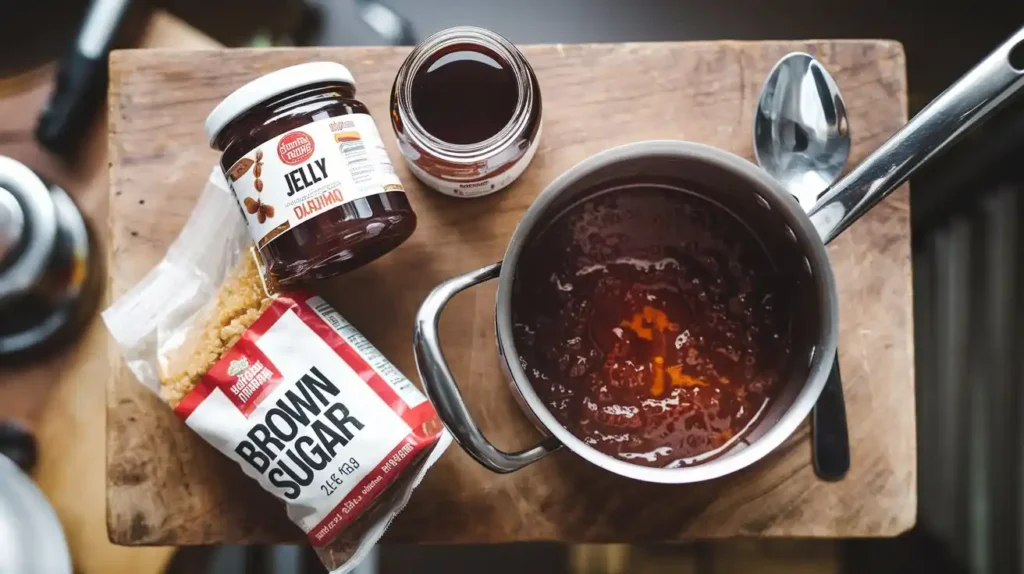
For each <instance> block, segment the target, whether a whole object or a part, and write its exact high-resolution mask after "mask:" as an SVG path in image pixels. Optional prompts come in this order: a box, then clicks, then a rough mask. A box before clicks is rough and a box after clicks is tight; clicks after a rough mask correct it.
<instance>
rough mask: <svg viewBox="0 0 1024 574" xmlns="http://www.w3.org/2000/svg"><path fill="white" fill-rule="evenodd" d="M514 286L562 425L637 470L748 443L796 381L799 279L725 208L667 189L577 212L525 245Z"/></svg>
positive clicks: (527, 364) (641, 191)
mask: <svg viewBox="0 0 1024 574" xmlns="http://www.w3.org/2000/svg"><path fill="white" fill-rule="evenodd" d="M518 270H519V271H518V275H517V276H516V279H515V282H514V286H513V296H512V308H513V332H514V339H515V345H516V350H517V351H518V352H519V354H520V361H521V364H522V366H523V369H524V370H525V371H526V373H527V375H528V376H529V378H530V381H531V383H532V384H533V386H534V389H535V390H536V391H537V393H538V395H539V396H540V398H541V400H542V401H543V402H544V404H545V405H546V406H547V408H548V409H549V410H550V411H551V413H552V414H553V415H554V416H555V418H556V419H557V420H558V421H559V422H560V423H561V424H562V425H563V426H565V427H566V429H568V430H569V431H570V432H572V433H573V434H574V435H576V436H577V437H578V438H580V439H581V440H583V441H584V442H585V443H587V444H589V445H590V446H592V447H594V448H596V449H597V450H599V451H601V452H604V453H606V454H609V455H611V456H614V457H617V458H620V459H622V460H625V461H627V462H630V463H633V464H641V465H646V466H656V467H676V466H681V465H686V464H694V463H697V462H700V461H703V460H707V459H710V458H712V457H714V456H717V455H718V454H721V453H722V452H725V451H726V450H728V448H730V447H731V446H733V445H735V444H737V443H738V442H739V441H740V440H741V439H742V436H743V435H744V434H745V433H746V432H749V430H750V429H752V428H753V427H754V426H755V424H754V423H756V422H757V421H758V420H759V417H760V416H761V415H762V413H763V412H764V411H765V408H766V407H767V405H768V404H769V403H770V402H771V401H772V400H773V399H774V398H775V397H776V396H777V394H778V392H779V391H780V389H781V386H782V384H783V381H784V380H785V377H786V375H787V374H788V371H789V363H790V354H791V353H790V347H791V341H790V332H789V317H790V310H791V309H790V306H791V303H790V301H789V299H788V298H787V293H786V285H787V282H786V281H785V280H784V278H783V277H781V276H780V274H779V273H778V272H777V271H776V269H775V267H774V266H773V263H772V260H771V258H770V257H769V255H768V253H767V252H766V251H765V249H764V247H763V246H762V245H761V243H760V242H759V241H758V240H757V238H756V237H754V235H753V233H752V232H751V231H750V230H749V229H748V228H747V227H745V226H744V225H743V224H742V223H741V222H740V221H739V220H738V219H737V218H736V217H734V216H733V215H732V214H731V213H729V212H728V211H727V210H725V209H724V208H722V207H720V206H718V205H717V204H714V203H712V202H710V201H708V200H706V199H703V198H701V197H699V196H696V195H693V194H689V193H685V192H681V191H680V190H675V189H667V188H660V187H654V186H650V187H642V188H628V189H619V190H616V191H612V192H609V193H605V194H602V195H599V196H597V197H593V198H591V199H588V200H586V201H584V202H582V203H580V204H577V205H575V206H573V207H571V208H570V209H568V210H567V211H566V212H564V213H563V214H561V215H560V216H559V217H558V218H557V219H556V220H555V221H554V222H553V223H551V224H550V225H549V226H548V228H547V229H546V230H545V231H544V232H543V233H541V234H540V235H539V236H537V237H536V239H535V240H534V241H533V242H532V243H531V244H530V245H529V246H527V249H526V250H525V251H524V257H523V258H522V259H521V260H520V262H519V264H518Z"/></svg>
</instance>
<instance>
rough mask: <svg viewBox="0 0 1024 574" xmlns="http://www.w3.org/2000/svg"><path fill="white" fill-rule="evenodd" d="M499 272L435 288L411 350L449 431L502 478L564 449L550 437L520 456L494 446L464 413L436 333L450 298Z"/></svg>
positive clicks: (497, 267)
mask: <svg viewBox="0 0 1024 574" xmlns="http://www.w3.org/2000/svg"><path fill="white" fill-rule="evenodd" d="M500 272H501V262H500V261H499V262H498V263H495V264H493V265H488V266H487V267H484V268H482V269H477V270H476V271H471V272H469V273H466V274H464V275H459V276H458V277H454V278H452V279H449V280H448V281H445V282H444V283H442V284H440V285H438V286H437V287H436V288H434V290H433V291H431V292H430V295H427V298H426V300H424V301H423V305H421V306H420V310H419V312H418V313H417V314H416V331H415V334H414V337H413V349H414V350H415V352H416V369H417V370H418V371H419V373H420V379H421V380H422V381H423V387H424V388H425V389H426V391H427V396H428V397H430V402H431V403H433V405H434V408H436V409H437V412H438V414H440V415H441V420H442V421H443V422H444V425H445V426H446V427H447V428H448V431H449V432H451V433H452V436H453V437H455V440H456V441H457V442H458V443H459V445H460V446H462V448H463V449H464V450H465V451H466V452H468V453H469V454H470V456H472V457H473V458H475V459H476V460H477V462H479V463H480V464H482V465H484V466H486V467H487V468H489V469H491V470H493V471H494V472H502V473H504V472H513V471H516V470H519V469H520V468H523V467H524V466H526V465H528V464H530V463H532V462H536V461H538V460H540V459H541V458H543V457H545V456H547V455H548V454H550V453H551V452H554V451H555V450H557V449H558V448H560V447H561V446H562V443H560V442H559V441H558V439H556V438H554V437H550V438H548V439H546V440H544V442H542V443H540V444H538V445H537V446H534V447H532V448H528V449H526V450H521V451H519V452H505V451H502V450H499V449H498V448H497V447H495V446H494V445H493V444H491V443H490V442H489V441H488V440H487V438H486V437H484V435H483V433H482V432H480V427H478V426H477V424H476V422H475V421H474V420H473V416H472V415H471V414H469V409H468V408H466V402H465V401H464V400H463V399H462V393H460V392H459V387H458V385H457V384H456V383H455V378H454V377H452V372H451V370H450V369H449V368H448V362H447V361H445V358H444V353H443V352H442V351H441V342H440V339H439V337H438V329H437V326H438V322H439V320H440V318H441V312H442V311H444V307H445V305H447V304H448V301H450V300H451V298H452V297H454V296H455V295H456V294H457V293H459V292H460V291H462V290H464V289H468V288H469V287H473V286H474V285H479V284H480V283H483V282H485V281H489V280H491V279H494V278H496V277H497V276H498V274H499V273H500Z"/></svg>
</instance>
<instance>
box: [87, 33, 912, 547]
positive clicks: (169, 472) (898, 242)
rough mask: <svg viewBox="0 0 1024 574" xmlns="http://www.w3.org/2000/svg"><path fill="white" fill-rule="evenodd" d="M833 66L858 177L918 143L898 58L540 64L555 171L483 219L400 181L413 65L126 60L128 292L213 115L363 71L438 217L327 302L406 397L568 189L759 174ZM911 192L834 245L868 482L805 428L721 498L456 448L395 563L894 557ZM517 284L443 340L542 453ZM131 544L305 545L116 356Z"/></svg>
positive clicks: (565, 463)
mask: <svg viewBox="0 0 1024 574" xmlns="http://www.w3.org/2000/svg"><path fill="white" fill-rule="evenodd" d="M792 50H805V51H808V52H811V53H813V54H815V55H816V56H817V57H818V58H819V59H821V60H822V61H823V62H824V63H825V65H826V66H827V67H828V68H829V70H830V71H831V72H832V73H833V74H834V76H835V78H836V81H837V82H838V84H839V87H840V88H841V89H842V90H843V93H844V95H845V96H846V98H847V106H848V111H849V114H850V125H851V127H852V132H853V141H854V146H853V152H852V157H851V164H852V163H856V162H858V161H859V160H860V159H862V158H863V157H864V156H865V155H866V154H867V153H868V152H869V151H870V150H872V149H874V148H875V147H876V146H878V145H879V144H881V143H882V142H883V141H884V140H885V139H886V138H887V137H888V136H889V135H891V134H892V133H893V132H894V131H895V130H896V129H898V128H899V126H901V125H902V124H903V123H904V122H905V121H906V80H905V72H904V57H903V51H902V48H901V46H900V45H899V44H897V43H894V42H884V41H824V42H763V43H737V42H713V43H661V44H595V45H549V46H527V47H525V48H524V52H525V54H526V56H527V57H528V58H529V60H530V61H531V62H532V63H533V65H534V67H535V68H536V71H537V75H538V78H539V80H540V85H541V89H542V92H543V96H544V113H545V118H544V122H545V127H544V135H543V139H542V141H541V145H540V149H539V151H538V153H537V157H536V159H534V162H533V164H532V165H531V166H530V168H529V169H528V170H527V172H526V174H525V176H524V177H523V178H521V179H520V180H519V181H518V182H517V183H516V184H515V185H514V186H513V187H511V188H510V189H508V190H506V191H503V192H501V193H498V194H495V195H493V196H489V197H487V198H483V199H474V200H459V199H454V198H449V197H445V196H442V195H440V194H438V193H435V192H431V191H426V190H424V188H423V187H422V186H420V185H418V183H417V182H416V180H415V179H414V178H413V177H412V176H411V175H410V174H409V173H408V171H407V170H406V169H405V167H404V165H401V162H400V156H399V154H398V152H397V150H396V149H395V147H394V139H393V137H392V136H391V133H390V128H389V127H388V125H387V113H388V112H387V110H388V108H387V98H388V94H389V90H390V87H391V82H392V80H393V77H394V74H395V72H396V70H397V69H398V66H399V64H400V63H401V61H402V59H403V58H404V56H405V54H406V53H407V49H402V48H329V49H301V50H278V51H257V50H233V51H220V52H180V51H129V52H118V53H115V54H114V56H113V57H112V60H111V72H112V74H111V92H110V102H109V103H110V109H109V112H110V160H111V205H110V209H111V214H110V224H111V243H110V247H111V261H110V270H111V277H110V280H111V285H110V286H111V289H112V293H114V294H115V295H117V294H120V293H123V292H124V291H125V290H126V289H128V288H129V287H131V286H132V285H133V284H135V283H136V282H137V281H138V280H139V279H140V278H141V277H142V276H143V275H144V274H145V273H146V272H147V271H148V270H149V269H150V268H151V267H152V266H153V265H154V264H155V263H156V262H157V261H158V260H159V259H160V258H161V257H162V256H163V254H164V251H165V249H166V248H167V245H168V244H169V243H170V242H171V240H172V239H173V238H174V237H175V235H176V234H177V233H178V230H179V229H180V227H181V225H182V223H183V222H184V220H185V218H186V216H187V215H188V213H189V211H190V210H191V209H192V206H193V202H194V199H195V197H196V196H197V194H198V193H199V191H200V190H201V188H202V185H203V182H204V180H205V179H206V177H207V174H208V172H209V169H210V166H212V165H213V164H214V162H215V161H216V159H217V154H216V152H213V151H211V150H210V149H209V148H208V146H207V144H206V140H205V137H204V135H203V129H202V122H203V119H204V118H205V116H206V114H207V113H208V112H209V110H210V109H212V108H213V106H214V105H215V104H216V103H217V102H218V101H219V100H220V99H221V98H223V97H224V96H225V95H227V94H228V93H229V92H230V91H231V90H233V89H235V88H236V87H238V86H240V85H241V84H242V83H244V82H245V81H247V80H249V79H252V78H254V77H256V76H258V75H260V74H263V73H266V72H269V71H271V70H274V69H277V68H280V67H283V66H286V65H291V64H296V63H300V62H307V61H311V60H318V59H327V60H336V61H339V62H343V63H345V64H346V65H347V66H349V67H350V68H351V69H352V71H353V72H354V74H355V77H356V79H357V81H358V91H359V98H360V99H362V100H363V101H364V102H365V103H366V104H367V105H368V106H369V108H370V110H371V112H372V113H373V114H374V116H375V118H376V119H377V123H378V126H379V127H380V129H381V132H382V133H383V134H384V136H385V137H384V139H385V141H386V142H387V143H388V146H389V148H390V151H391V155H392V158H393V159H394V160H395V161H396V167H398V169H399V172H400V175H401V177H402V180H403V182H405V184H406V186H407V188H408V189H409V195H410V198H411V200H412V202H413V203H414V205H415V208H416V211H417V214H418V215H419V218H420V222H419V229H418V230H417V232H416V234H415V235H414V236H413V238H412V239H411V240H410V241H408V242H407V243H406V244H404V245H403V246H402V247H401V248H399V249H398V250H396V251H395V252H393V253H392V254H390V255H388V256H387V257H385V258H383V259H381V260H379V261H377V262H375V263H373V264H371V265H369V266H367V267H364V268H362V269H360V270H358V271H356V272H354V273H351V274H349V275H347V276H344V277H341V278H338V279H336V280H333V281H330V282H328V283H325V284H323V285H320V286H319V290H320V291H321V292H322V293H323V294H324V295H325V296H326V297H327V298H328V299H329V300H331V301H332V302H333V303H334V304H335V306H336V307H337V308H338V309H339V310H340V311H341V313H342V314H344V315H346V316H347V317H348V318H349V320H351V321H352V322H353V323H354V324H355V325H356V326H357V327H359V328H360V330H362V331H363V333H364V334H365V335H366V336H367V337H368V338H369V339H370V340H371V341H373V342H374V343H375V344H376V345H377V346H378V347H379V348H381V350H382V351H383V352H384V353H385V354H386V355H387V356H388V357H390V358H391V360H392V361H394V362H395V363H396V364H397V365H398V367H399V368H401V369H402V370H403V371H404V372H405V373H406V374H408V375H410V376H413V375H415V367H414V361H413V355H412V350H411V340H412V325H413V316H414V314H415V311H416V309H417V308H418V306H419V304H420V302H421V301H422V300H423V297H424V296H425V295H426V294H427V292H428V291H429V290H430V289H431V288H432V287H433V286H435V285H436V284H437V283H439V282H440V281H442V280H443V279H445V278H448V277H451V276H453V275H456V274H458V273H462V272H464V271H467V270H470V269H475V268H477V267H480V266H482V265H484V264H487V263H490V262H493V261H496V260H498V259H500V258H501V256H502V253H503V251H504V248H505V245H506V241H507V240H508V238H509V236H510V235H511V233H512V230H513V228H514V226H515V224H516V222H517V221H518V220H519V218H520V216H521V214H522V213H523V211H524V210H525V209H526V208H527V206H528V205H529V204H530V202H531V201H532V200H533V198H534V197H535V196H536V195H537V194H538V193H539V192H540V191H541V189H542V188H543V187H544V186H545V185H546V184H547V183H549V182H550V181H551V180H552V179H553V178H554V177H555V176H556V175H558V174H559V173H561V172H562V171H564V170H565V169H566V168H568V167H569V166H571V165H573V164H574V163H576V162H578V161H579V160H581V159H583V158H585V157H587V156H589V155H591V154H593V153H595V152H597V151H600V150H603V149H605V148H608V147H610V146H612V145H616V144H620V143H625V142H629V141H635V140H643V139H655V138H677V139H688V140H694V141H699V142H703V143H707V144H710V145H713V146H717V147H720V148H723V149H726V150H730V151H733V152H735V153H738V154H740V155H743V156H745V157H748V158H752V149H751V140H752V136H751V123H752V116H753V111H754V105H755V101H756V98H757V94H758V91H759V89H760V87H761V83H762V81H763V79H764V78H765V76H766V74H767V73H768V71H769V69H770V68H771V66H772V65H773V64H774V62H775V61H776V60H777V59H778V58H779V57H781V56H782V55H783V54H785V53H786V52H789V51H792ZM909 214H910V213H909V200H908V190H907V189H906V188H903V189H901V190H899V191H897V192H896V193H895V194H894V195H893V196H891V197H890V198H889V199H887V200H886V201H885V202H883V203H882V204H881V205H879V206H878V207H877V208H876V209H875V210H873V211H872V212H871V213H870V214H869V215H868V216H866V217H865V218H864V219H863V220H862V221H860V222H858V223H857V224H856V225H854V226H853V227H852V228H851V229H850V230H849V231H848V232H847V233H846V234H844V235H843V236H842V237H841V238H840V239H838V240H837V241H835V242H834V243H833V244H832V245H831V246H830V253H831V257H832V260H833V264H834V265H835V270H836V276H837V280H838V282H839V285H840V307H841V309H840V312H841V316H842V327H841V342H840V348H841V349H842V356H841V361H842V370H843V375H844V381H843V382H844V387H845V391H846V396H847V400H848V406H847V409H848V414H849V419H850V439H851V442H852V455H853V464H852V468H851V470H850V473H849V475H848V477H847V478H846V479H845V480H844V481H842V482H839V483H835V484H830V483H824V482H820V481H818V480H817V479H816V478H815V477H814V474H813V472H812V470H811V466H810V449H809V447H808V433H807V429H806V427H804V428H803V429H801V430H800V431H799V432H798V433H797V434H796V435H795V436H794V437H792V439H791V440H789V441H788V442H787V443H786V444H784V445H783V446H782V447H781V448H779V449H778V450H777V452H775V453H773V454H772V455H771V456H769V457H768V458H767V459H765V460H763V461H761V462H760V463H758V464H756V465H755V466H754V467H753V468H749V469H746V470H744V471H742V472H739V473H736V474H734V475H731V476H729V477H726V478H723V479H719V480H715V481H713V482H708V483H702V484H694V485H686V486H660V485H649V484H641V483H637V482H631V481H629V480H626V479H623V478H620V477H617V476H614V475H612V474H609V473H606V472H603V471H601V470H599V469H597V468H595V467H592V466H590V465H589V464H587V463H585V462H583V461H582V460H581V459H579V458H577V457H575V456H573V455H572V454H571V453H568V452H563V453H559V454H556V455H554V456H551V457H548V458H547V459H545V460H543V461H541V462H539V463H537V464H535V465H532V466H530V467H529V468H527V469H525V470H522V471H520V472H517V473H514V474H511V475H496V474H492V473H490V472H489V471H487V470H485V469H484V468H482V467H480V466H479V465H478V464H476V463H475V462H473V461H472V460H471V459H470V458H469V457H468V456H467V455H466V454H465V453H463V452H462V451H461V449H459V448H458V447H457V446H453V447H452V448H451V449H450V450H449V452H448V453H447V454H446V455H445V456H444V457H443V459H442V460H441V461H440V462H439V463H438V465H437V466H436V467H435V469H434V470H433V471H432V472H431V473H430V474H429V475H428V477H427V479H426V481H425V482H424V483H423V485H422V486H421V487H420V489H419V490H418V491H417V493H416V494H415V496H414V497H413V500H412V502H411V503H410V505H409V507H408V508H407V509H406V510H405V512H404V513H403V514H402V515H401V516H400V517H399V519H398V520H397V521H396V522H395V523H394V525H393V526H392V527H391V529H390V530H389V531H388V534H387V537H386V539H385V540H388V541H393V542H428V543H487V542H507V541H519V540H561V541H567V542H612V541H615V542H653V541H666V540H682V539H691V538H707V537H726V536H735V535H746V536H829V537H832V536H835V537H847V536H893V535H896V534H898V533H900V532H903V531H905V530H907V529H908V528H910V527H911V526H912V525H913V524H914V521H915V513H916V478H915V469H916V462H915V459H916V457H915V449H916V439H915V422H914V376H913V346H912V345H913V343H912V324H911V307H912V305H911V281H910V259H909V255H910V226H909ZM493 306H494V285H493V284H491V285H486V286H483V287H480V288H476V289H474V290H471V291H469V292H467V293H464V294H462V295H460V296H459V297H457V298H456V300H455V301H453V303H452V305H451V306H450V307H449V310H448V311H447V312H446V315H445V317H444V319H443V320H442V340H443V343H444V346H445V349H446V351H447V353H448V357H449V359H450V360H451V362H452V365H453V370H454V371H455V374H456V376H457V378H458V379H459V380H460V381H461V383H462V389H463V392H464V394H465V395H466V397H467V400H468V403H469V405H470V408H471V410H472V411H473V413H474V415H475V416H476V417H477V420H479V421H482V426H483V430H484V431H485V433H486V434H487V435H488V436H489V437H490V438H491V439H492V440H493V441H494V442H495V443H496V444H497V445H499V446H500V447H503V448H506V449H511V448H516V447H523V446H526V445H527V444H530V443H532V442H534V441H536V440H537V437H538V434H537V432H536V431H535V430H534V429H533V428H532V427H531V426H530V424H529V423H528V422H527V421H526V419H525V418H524V417H523V416H522V414H521V413H520V412H519V410H518V407H517V406H516V404H515V402H514V401H513V398H512V396H511V394H510V392H509V390H508V389H507V387H506V385H505V383H504V382H503V380H502V375H501V374H500V371H499V368H498V360H497V355H496V348H495V343H494V331H493V313H494V311H493ZM112 361H113V369H114V372H113V377H112V378H111V379H110V385H109V388H108V397H107V405H108V413H107V414H108V420H107V424H108V429H107V453H108V461H107V462H108V469H107V472H108V475H107V481H108V484H107V486H108V491H107V494H108V498H107V500H108V514H107V516H108V527H109V531H110V536H111V539H112V540H114V541H116V542H119V543H123V544H209V543H221V542H227V543H242V542H267V541H285V540H288V541H295V540H301V539H302V537H301V535H300V532H299V531H298V529H296V528H295V527H293V526H291V525H290V524H289V522H288V520H287V519H286V518H285V516H284V513H283V511H282V510H281V506H282V505H281V504H279V503H277V502H276V501H275V500H274V499H273V498H272V497H271V496H270V495H269V494H266V493H264V492H262V491H261V490H260V489H259V487H258V486H257V485H256V483H255V482H253V481H251V480H248V479H246V478H245V477H244V476H243V474H242V472H241V471H240V469H238V468H237V467H236V466H235V465H234V464H233V463H231V462H229V461H228V460H227V459H226V458H224V457H222V456H220V455H219V454H217V453H216V452H215V451H214V450H213V449H212V448H210V447H208V446H206V445H205V444H204V443H203V442H202V440H201V439H199V438H198V437H197V436H196V435H194V434H192V433H191V432H190V431H189V430H188V429H186V428H185V426H184V425H183V424H181V422H180V421H178V420H177V419H176V418H175V417H174V416H173V415H172V414H171V412H170V411H169V410H168V409H167V408H165V407H164V406H163V405H162V404H161V403H160V402H159V401H158V400H157V398H156V397H155V396H153V395H152V393H150V392H149V391H148V390H146V389H144V388H143V387H142V386H141V385H138V384H136V383H135V382H134V380H133V378H132V375H131V374H130V373H129V372H128V371H127V370H126V369H125V368H124V365H123V363H122V362H121V360H120V359H119V358H118V357H117V356H116V354H112Z"/></svg>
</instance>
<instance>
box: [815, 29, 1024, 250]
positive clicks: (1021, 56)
mask: <svg viewBox="0 0 1024 574" xmlns="http://www.w3.org/2000/svg"><path fill="white" fill-rule="evenodd" d="M1022 86H1024V28H1021V29H1020V30H1017V32H1015V33H1014V34H1013V36H1011V37H1010V39H1009V40H1007V41H1006V42H1004V43H1003V44H1002V45H1001V46H999V47H998V48H996V49H995V51H993V52H992V53H991V54H989V55H988V56H987V57H986V58H985V59H984V60H982V61H981V63H979V64H978V65H976V66H975V67H974V68H972V69H971V70H970V71H969V72H967V73H966V74H964V76H963V77H961V78H960V79H959V80H957V81H956V83H955V84H953V85H952V86H950V87H949V88H947V89H946V91H944V92H942V94H940V95H939V97H938V98H935V100H934V101H932V103H930V104H928V107H926V108H925V109H923V110H921V112H920V113H918V114H917V115H916V116H914V118H913V119H912V120H910V122H909V123H907V125H905V126H903V128H902V129H901V130H900V131H898V132H896V135H894V136H892V138H890V139H889V140H888V141H887V142H885V143H884V144H882V147H880V148H878V150H876V151H875V152H874V153H873V154H871V155H870V156H868V158H867V159H865V160H864V161H863V162H862V163H861V164H860V165H859V166H857V168H856V169H854V170H853V171H851V172H850V173H849V174H847V176H846V177H844V178H843V179H841V180H840V181H839V182H838V183H836V184H835V185H834V186H833V187H832V188H831V189H830V190H829V191H828V193H826V194H825V196H824V197H822V198H821V200H820V201H819V202H818V203H817V205H815V206H814V208H812V209H811V211H810V214H809V215H810V216H811V221H812V222H813V223H814V227H815V228H816V229H817V230H818V235H819V236H820V237H821V240H822V241H823V242H825V243H828V242H829V241H831V240H833V239H835V237H836V236H837V235H839V234H840V233H842V232H843V230H845V229H846V228H847V227H849V226H850V224H852V223H853V222H854V221H856V220H857V218H859V217H860V216H861V215H863V214H864V213H865V212H866V211H867V210H869V209H871V207H873V206H874V205H875V204H876V203H878V202H879V201H881V200H882V199H883V198H885V197H886V196H887V195H889V194H890V193H892V191H893V190H894V189H896V188H897V187H898V186H899V185H900V184H901V183H903V182H904V181H906V180H907V178H908V177H910V174H912V173H913V172H914V171H915V170H917V168H919V167H920V166H921V165H922V164H924V163H925V162H927V161H928V160H929V159H931V158H932V156H934V155H935V154H936V153H938V152H939V151H941V150H943V149H944V148H946V147H947V146H949V145H950V144H952V143H953V142H955V141H957V140H958V139H960V137H961V136H962V135H963V134H964V133H965V132H966V131H967V130H968V129H969V128H970V127H971V126H973V125H974V124H975V123H977V122H978V121H980V120H982V119H984V118H985V117H986V116H988V115H989V114H990V113H991V112H992V111H993V110H995V109H996V108H997V107H998V106H999V105H1000V104H1002V103H1003V102H1005V101H1006V100H1007V98H1009V97H1010V96H1012V95H1013V94H1014V93H1015V92H1017V91H1018V90H1019V89H1020V88H1021V87H1022Z"/></svg>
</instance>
